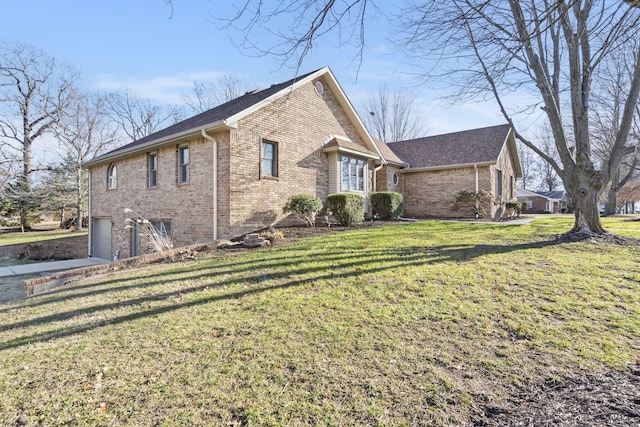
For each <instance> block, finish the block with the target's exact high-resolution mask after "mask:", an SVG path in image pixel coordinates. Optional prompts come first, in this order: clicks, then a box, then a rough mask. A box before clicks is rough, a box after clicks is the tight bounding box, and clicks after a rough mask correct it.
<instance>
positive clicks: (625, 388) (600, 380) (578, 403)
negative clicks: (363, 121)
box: [474, 365, 640, 427]
mask: <svg viewBox="0 0 640 427" xmlns="http://www.w3.org/2000/svg"><path fill="white" fill-rule="evenodd" d="M474 425H475V426H477V427H480V426H487V427H488V426H563V427H564V426H603V427H609V426H611V427H613V426H616V427H617V426H625V427H627V426H640V365H639V366H636V367H633V368H630V369H628V370H625V371H611V372H605V373H600V374H588V375H583V376H580V377H574V378H567V379H565V380H563V381H562V382H558V381H548V382H546V383H544V384H540V385H537V386H534V387H532V388H530V389H528V390H523V391H522V392H521V393H518V394H516V395H514V396H513V397H511V398H509V399H508V400H507V401H506V402H504V403H503V404H501V405H499V406H493V405H488V406H486V407H485V414H484V417H482V418H481V419H477V420H475V422H474Z"/></svg>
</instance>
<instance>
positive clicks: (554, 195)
mask: <svg viewBox="0 0 640 427" xmlns="http://www.w3.org/2000/svg"><path fill="white" fill-rule="evenodd" d="M517 192H518V197H542V198H545V199H547V200H552V201H557V200H562V199H563V197H564V195H565V192H564V191H529V190H522V189H520V188H518V190H517Z"/></svg>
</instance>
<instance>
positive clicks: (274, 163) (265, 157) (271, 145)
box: [261, 141, 278, 177]
mask: <svg viewBox="0 0 640 427" xmlns="http://www.w3.org/2000/svg"><path fill="white" fill-rule="evenodd" d="M261 176H273V177H277V176H278V144H276V143H275V142H271V141H262V159H261Z"/></svg>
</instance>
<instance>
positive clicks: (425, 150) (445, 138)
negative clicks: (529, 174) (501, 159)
mask: <svg viewBox="0 0 640 427" xmlns="http://www.w3.org/2000/svg"><path fill="white" fill-rule="evenodd" d="M510 129H511V126H510V125H508V124H505V125H499V126H490V127H486V128H481V129H471V130H466V131H461V132H454V133H447V134H443V135H435V136H428V137H425V138H418V139H411V140H407V141H398V142H392V143H389V144H388V146H389V148H390V149H391V150H392V151H393V152H394V153H395V154H396V155H397V156H398V157H399V158H400V159H401V160H403V161H404V162H406V163H408V164H409V167H410V168H411V169H418V168H432V167H433V168H435V167H440V166H454V165H468V164H473V163H490V162H495V161H497V160H498V156H499V155H500V151H501V150H502V147H503V146H504V143H505V141H506V140H507V136H508V135H509V131H510Z"/></svg>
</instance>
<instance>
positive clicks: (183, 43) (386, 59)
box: [0, 0, 504, 134]
mask: <svg viewBox="0 0 640 427" xmlns="http://www.w3.org/2000/svg"><path fill="white" fill-rule="evenodd" d="M173 3H174V4H173V6H174V7H173V10H172V9H171V7H170V6H168V5H167V4H166V3H165V2H164V1H163V0H135V1H133V0H85V1H79V0H76V1H71V0H56V1H51V0H48V1H47V0H6V1H5V2H4V4H3V6H2V17H3V19H2V21H3V22H2V26H0V40H4V41H5V42H9V43H11V42H14V41H19V42H22V43H26V44H29V45H33V46H36V47H39V48H42V49H43V50H44V51H46V52H47V53H48V54H49V55H51V56H53V57H55V58H56V59H58V60H59V61H62V62H65V63H67V64H69V65H71V66H73V67H75V68H77V69H78V70H79V71H80V72H81V74H82V83H83V85H84V86H85V87H86V88H88V89H97V90H117V89H124V88H128V89H130V90H132V91H134V92H135V93H136V94H137V95H138V96H141V97H147V98H152V99H155V100H157V101H159V102H167V103H177V102H180V100H181V97H180V94H182V93H188V92H189V91H190V89H191V87H192V82H193V80H196V79H197V80H206V79H208V78H215V77H216V76H217V75H219V74H220V73H232V74H236V75H238V76H239V77H241V78H243V79H244V80H247V81H249V82H252V83H254V84H255V86H256V87H261V88H263V87H268V86H269V85H271V84H273V83H277V82H282V81H285V80H288V79H290V78H292V77H294V75H295V74H296V73H295V69H293V68H291V67H290V66H285V67H282V66H281V63H280V62H279V60H278V59H276V58H273V57H269V56H263V57H258V56H256V55H254V54H252V52H251V51H241V50H240V49H238V48H237V47H236V46H235V45H234V42H235V43H239V42H240V41H241V40H242V34H241V33H239V32H236V31H233V30H229V29H221V28H220V23H219V22H218V25H216V21H215V18H214V16H216V17H221V16H229V14H231V13H232V12H233V11H232V9H231V6H229V3H232V2H215V1H213V0H211V1H209V0H189V1H188V2H185V1H181V0H174V1H173ZM221 3H222V5H221ZM225 8H226V10H225ZM386 32H387V26H386V24H385V22H384V21H383V20H378V21H374V22H372V25H370V26H369V27H368V29H367V33H366V35H367V48H366V50H365V53H364V57H363V61H362V63H361V65H360V69H359V71H358V70H357V68H358V67H357V65H358V64H357V59H356V60H355V62H354V59H355V56H356V51H355V50H354V49H353V48H352V47H350V46H348V45H340V43H339V42H338V41H337V40H335V39H334V40H330V39H323V40H321V41H320V43H319V44H318V47H317V48H315V49H314V50H313V51H312V53H311V54H310V55H308V56H307V57H306V58H305V61H304V62H303V64H302V67H301V69H300V70H299V73H300V74H301V73H305V72H308V71H312V70H315V69H318V68H321V67H324V66H326V65H328V66H330V67H331V69H332V71H333V72H334V74H335V75H336V77H337V79H338V81H339V82H340V84H341V85H342V87H343V89H344V91H345V93H346V94H347V96H348V97H349V98H350V100H351V101H352V103H353V104H354V106H356V107H359V106H360V105H362V103H363V102H364V101H365V100H366V97H367V95H368V94H369V93H371V92H372V91H375V90H377V89H378V88H380V87H381V86H382V85H386V87H387V88H388V89H390V90H396V89H398V90H403V91H406V92H411V93H412V95H413V96H414V97H415V99H416V107H417V108H418V109H419V111H420V112H421V113H422V114H424V116H425V117H426V124H427V127H428V128H429V134H437V133H444V132H452V131H457V130H464V129H469V128H473V127H482V126H491V125H495V124H500V123H504V119H503V118H502V117H501V115H500V114H499V110H498V108H497V106H496V105H495V103H494V102H487V103H467V104H463V105H459V106H456V107H448V106H447V105H446V104H444V103H442V102H441V101H439V100H438V99H437V97H438V95H439V94H440V92H438V90H436V89H435V88H430V87H428V85H426V84H422V85H420V86H416V85H415V84H414V83H413V82H412V81H411V79H410V78H409V77H408V76H407V75H405V74H404V73H403V72H402V71H403V66H402V65H401V64H402V63H403V58H402V52H398V51H396V50H395V49H394V48H393V47H392V46H391V45H390V44H389V43H387V42H386V40H385V35H386ZM256 36H258V39H257V41H259V42H262V43H264V45H265V46H266V45H269V44H270V42H271V41H272V40H273V39H272V38H271V37H270V35H269V34H266V33H264V32H263V33H257V34H256Z"/></svg>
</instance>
